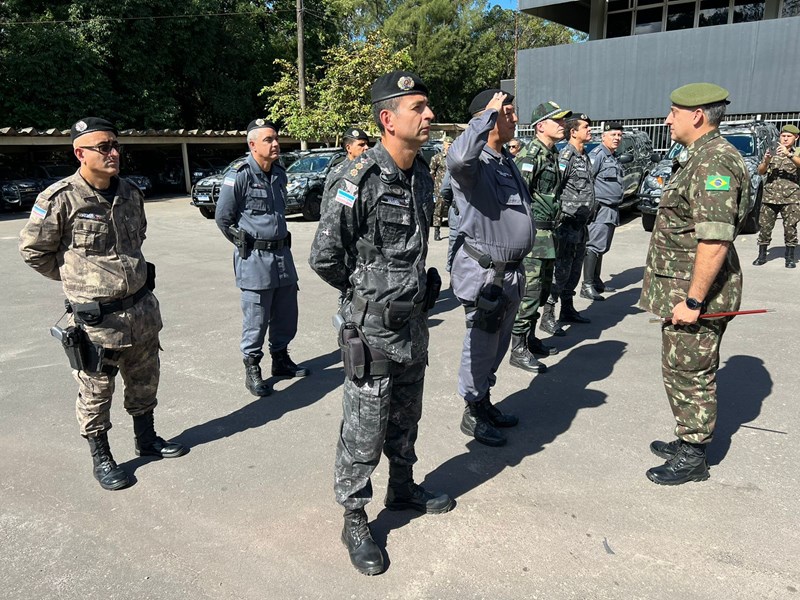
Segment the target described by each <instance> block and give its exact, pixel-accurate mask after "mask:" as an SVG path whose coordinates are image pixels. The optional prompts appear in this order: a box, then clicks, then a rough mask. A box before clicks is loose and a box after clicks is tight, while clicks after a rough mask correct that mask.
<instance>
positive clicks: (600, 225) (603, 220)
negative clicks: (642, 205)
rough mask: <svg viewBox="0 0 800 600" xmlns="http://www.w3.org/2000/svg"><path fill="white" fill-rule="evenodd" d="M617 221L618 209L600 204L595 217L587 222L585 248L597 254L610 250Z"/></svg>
mask: <svg viewBox="0 0 800 600" xmlns="http://www.w3.org/2000/svg"><path fill="white" fill-rule="evenodd" d="M618 223H619V209H617V208H614V207H611V206H602V205H601V206H600V208H599V209H598V212H597V217H596V218H595V220H594V221H592V222H591V223H589V239H588V241H587V242H586V250H587V251H591V252H594V253H595V254H597V255H598V256H600V255H602V254H605V253H606V252H608V251H609V250H611V240H613V239H614V231H615V230H616V228H617V224H618Z"/></svg>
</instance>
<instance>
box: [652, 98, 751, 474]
mask: <svg viewBox="0 0 800 600" xmlns="http://www.w3.org/2000/svg"><path fill="white" fill-rule="evenodd" d="M727 99H728V91H727V90H725V89H724V88H721V87H719V86H718V85H714V84H711V83H692V84H689V85H685V86H683V87H680V88H678V89H676V90H674V91H673V92H672V94H671V95H670V100H671V102H672V107H671V109H670V113H669V115H668V116H667V119H666V124H667V125H669V127H670V132H671V134H672V139H673V140H674V141H676V142H680V143H681V144H683V145H684V146H685V150H683V151H682V152H681V153H680V154H679V155H678V156H677V157H676V158H675V159H674V160H673V164H672V175H671V177H670V180H669V184H668V185H667V186H666V187H665V188H664V193H663V195H662V196H661V201H660V202H659V207H658V214H657V216H656V222H655V228H654V230H653V235H652V237H651V239H650V249H649V251H648V255H647V266H646V268H645V273H644V281H643V284H642V297H641V300H640V305H641V306H642V308H644V309H646V310H648V311H650V312H652V313H654V314H655V315H657V316H659V317H662V318H663V319H664V324H663V325H662V328H661V359H662V375H663V379H664V387H665V388H666V392H667V396H668V397H669V401H670V405H671V406H672V413H673V415H674V416H675V420H676V422H677V426H676V428H675V434H676V435H677V437H678V439H676V440H674V441H671V442H662V441H655V442H653V443H652V444H651V445H650V449H651V451H652V452H653V453H654V454H656V455H657V456H660V457H661V458H665V459H667V462H666V463H665V464H663V465H661V466H658V467H654V468H652V469H650V470H649V471H647V477H648V478H649V479H650V480H651V481H653V482H655V483H658V484H662V485H678V484H681V483H686V482H688V481H702V480H705V479H708V477H709V473H708V463H707V462H706V453H705V448H706V444H708V443H709V442H710V441H711V438H712V435H713V433H714V425H715V423H716V420H717V390H716V372H717V368H718V367H719V347H720V342H721V341H722V336H723V334H724V333H725V329H726V327H727V324H728V321H729V320H730V319H729V318H715V319H704V318H703V314H704V313H708V314H710V313H717V312H728V311H736V310H738V308H739V304H740V302H741V299H742V271H741V267H740V266H739V257H738V256H737V254H736V248H735V247H734V245H733V241H734V240H735V239H736V235H737V233H738V232H739V230H740V228H741V226H742V224H743V223H744V221H745V217H746V214H747V209H748V206H749V190H750V177H749V175H748V171H747V167H746V166H745V164H744V161H743V160H742V157H741V155H740V154H739V152H738V151H737V150H736V148H734V147H733V146H732V145H731V144H730V143H729V142H728V141H727V140H725V138H724V137H722V136H721V135H720V133H719V130H718V127H719V123H720V122H721V120H722V118H723V116H724V115H725V107H726V105H727V103H728V102H727Z"/></svg>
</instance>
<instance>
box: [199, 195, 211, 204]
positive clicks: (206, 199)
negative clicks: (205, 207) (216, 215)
mask: <svg viewBox="0 0 800 600" xmlns="http://www.w3.org/2000/svg"><path fill="white" fill-rule="evenodd" d="M197 200H198V201H200V202H208V200H209V198H208V194H197Z"/></svg>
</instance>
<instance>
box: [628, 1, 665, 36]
mask: <svg viewBox="0 0 800 600" xmlns="http://www.w3.org/2000/svg"><path fill="white" fill-rule="evenodd" d="M663 21H664V7H663V6H656V7H655V8H645V9H639V10H637V11H636V28H635V29H634V30H633V33H635V34H636V35H639V34H641V33H658V32H659V31H661V29H662V22H663Z"/></svg>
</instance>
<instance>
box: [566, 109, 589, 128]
mask: <svg viewBox="0 0 800 600" xmlns="http://www.w3.org/2000/svg"><path fill="white" fill-rule="evenodd" d="M567 121H586V123H588V124H589V125H591V124H592V120H591V119H590V118H589V117H588V116H587V115H585V114H583V113H576V112H573V113H572V114H571V115H570V116H569V117H568V118H567Z"/></svg>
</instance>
